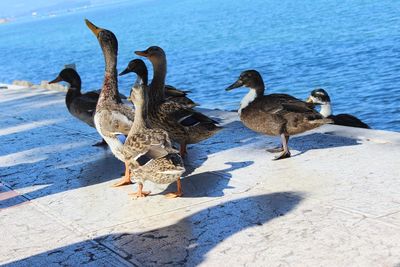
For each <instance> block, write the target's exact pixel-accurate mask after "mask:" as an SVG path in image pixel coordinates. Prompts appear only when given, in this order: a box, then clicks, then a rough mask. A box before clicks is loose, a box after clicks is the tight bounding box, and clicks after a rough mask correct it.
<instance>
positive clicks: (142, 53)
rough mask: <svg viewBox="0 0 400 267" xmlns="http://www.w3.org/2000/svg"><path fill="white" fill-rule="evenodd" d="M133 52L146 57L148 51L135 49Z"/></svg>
mask: <svg viewBox="0 0 400 267" xmlns="http://www.w3.org/2000/svg"><path fill="white" fill-rule="evenodd" d="M135 54H136V55H138V56H141V57H148V56H149V53H147V51H146V50H145V51H135Z"/></svg>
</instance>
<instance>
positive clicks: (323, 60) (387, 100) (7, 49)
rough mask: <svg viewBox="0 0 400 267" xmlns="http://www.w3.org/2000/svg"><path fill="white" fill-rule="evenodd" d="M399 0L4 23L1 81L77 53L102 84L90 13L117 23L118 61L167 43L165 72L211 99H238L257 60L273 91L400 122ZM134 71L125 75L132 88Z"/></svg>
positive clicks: (132, 8)
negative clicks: (244, 74) (319, 98)
mask: <svg viewBox="0 0 400 267" xmlns="http://www.w3.org/2000/svg"><path fill="white" fill-rule="evenodd" d="M399 14H400V4H399V3H398V2H397V1H392V0H382V1H364V0H353V1H336V0H320V1H310V0H305V1H301V2H296V1H278V0H236V1H231V0H213V1H205V0H173V1H172V0H171V1H166V0H155V1H141V2H135V3H126V4H118V5H112V6H106V7H101V8H93V9H88V10H84V11H80V12H78V13H73V14H65V15H61V16H57V17H52V18H46V19H36V20H30V21H25V22H15V23H9V24H5V25H0V82H5V83H10V82H12V81H13V80H14V79H24V80H30V81H33V82H35V83H40V81H41V80H50V79H53V78H54V77H55V76H56V75H57V73H58V72H59V71H60V70H61V69H62V67H63V65H64V64H66V63H76V64H77V68H78V71H79V73H80V74H81V76H82V81H83V88H84V90H89V89H97V88H100V86H101V83H102V77H103V76H102V75H103V70H104V61H103V56H102V53H101V49H100V47H99V45H98V42H97V40H96V38H95V37H94V36H93V35H92V33H91V32H90V31H89V30H88V29H87V28H86V26H85V23H84V21H83V19H84V18H88V19H90V20H91V21H93V22H94V23H95V24H96V25H98V26H101V27H104V28H107V29H110V30H112V31H113V32H114V33H115V34H116V36H117V37H118V40H119V62H118V69H119V70H122V69H123V68H125V66H126V64H127V62H128V61H129V60H131V59H132V58H134V57H135V55H134V54H133V51H135V50H139V49H145V48H147V47H148V46H150V45H159V46H161V47H163V48H164V49H165V51H166V53H167V58H168V75H167V82H168V83H169V84H172V85H175V86H176V87H178V88H182V89H186V90H191V91H192V94H191V97H192V98H193V99H194V100H195V101H196V102H198V103H201V105H202V106H203V107H208V108H220V109H228V110H230V109H236V108H237V107H238V104H239V101H240V99H241V97H242V96H243V95H244V94H245V92H246V90H238V91H236V92H230V93H228V92H225V91H224V88H225V87H226V86H227V85H229V84H230V83H232V82H233V81H234V80H235V79H236V78H237V77H238V75H239V74H240V72H241V71H243V70H246V69H257V70H258V71H260V72H261V73H262V75H263V77H264V80H265V82H266V84H267V92H270V93H272V92H284V93H289V94H292V95H294V96H296V97H299V98H306V97H307V96H308V94H309V92H310V91H311V90H312V89H314V88H315V87H323V88H325V89H326V90H327V91H328V92H329V93H330V95H331V99H332V102H333V107H334V113H343V112H346V113H350V114H354V115H356V116H358V117H359V118H361V119H362V120H364V121H365V122H366V123H368V124H369V125H371V126H372V127H373V128H377V129H387V130H395V131H400V115H399V114H400V104H399V102H400V15H399ZM133 81H134V76H133V75H132V76H127V77H126V76H125V77H123V78H122V79H120V91H121V92H124V93H127V92H128V90H129V88H130V86H131V84H132V83H133Z"/></svg>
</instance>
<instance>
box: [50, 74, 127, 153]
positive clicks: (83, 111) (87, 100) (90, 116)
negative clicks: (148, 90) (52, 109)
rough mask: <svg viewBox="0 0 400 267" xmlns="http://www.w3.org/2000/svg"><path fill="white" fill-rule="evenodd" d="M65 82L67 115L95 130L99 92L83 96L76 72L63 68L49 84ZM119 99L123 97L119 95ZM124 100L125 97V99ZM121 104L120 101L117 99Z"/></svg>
mask: <svg viewBox="0 0 400 267" xmlns="http://www.w3.org/2000/svg"><path fill="white" fill-rule="evenodd" d="M59 82H67V83H69V85H70V86H69V88H68V91H67V94H66V95H65V104H66V106H67V109H68V111H69V113H71V115H72V116H74V117H75V118H77V119H79V120H80V121H83V122H84V123H86V124H87V125H89V126H90V127H92V128H96V127H95V125H94V114H95V110H96V105H97V101H98V100H99V96H100V91H99V90H96V91H89V92H86V93H84V94H82V92H81V86H82V82H81V77H80V75H79V74H78V72H77V71H76V70H75V69H73V68H65V69H63V70H61V71H60V73H59V74H58V75H57V77H56V78H55V79H54V80H52V81H50V82H49V84H53V83H59ZM119 96H120V98H124V97H125V96H124V95H122V94H120V95H119ZM125 98H126V97H125ZM119 102H121V99H119ZM94 146H107V143H106V141H105V140H104V139H103V140H102V141H100V142H98V143H96V144H94Z"/></svg>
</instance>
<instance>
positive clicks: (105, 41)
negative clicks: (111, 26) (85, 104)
mask: <svg viewBox="0 0 400 267" xmlns="http://www.w3.org/2000/svg"><path fill="white" fill-rule="evenodd" d="M85 21H86V25H87V26H88V27H89V29H90V30H91V31H92V32H93V33H94V35H95V36H96V37H97V40H98V41H99V44H100V46H101V48H102V50H103V54H104V59H105V73H104V81H103V87H102V90H101V93H100V98H99V101H98V102H97V106H96V113H95V115H94V124H95V126H96V129H97V131H98V132H99V134H100V135H101V136H102V137H103V138H104V140H105V141H106V142H107V144H108V146H109V147H110V149H111V151H112V153H113V154H114V155H115V157H117V158H118V159H119V160H121V161H123V162H125V157H124V154H123V153H122V151H123V147H124V142H125V139H126V136H127V135H128V133H129V130H130V129H131V127H132V124H133V120H134V116H135V114H134V111H133V110H132V108H130V107H129V106H126V105H124V104H121V103H120V102H119V100H118V99H119V97H118V79H117V53H118V41H117V38H116V37H115V35H114V34H113V33H112V32H111V31H109V30H105V29H102V28H99V27H97V26H95V25H94V24H93V23H91V22H90V21H89V20H85ZM130 183H131V180H130V174H129V168H128V166H127V164H126V162H125V175H124V177H123V178H122V179H121V181H119V182H118V183H116V184H114V186H121V185H125V184H130Z"/></svg>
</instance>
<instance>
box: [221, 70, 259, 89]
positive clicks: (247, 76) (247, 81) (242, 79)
mask: <svg viewBox="0 0 400 267" xmlns="http://www.w3.org/2000/svg"><path fill="white" fill-rule="evenodd" d="M242 86H244V87H248V88H250V89H253V90H256V91H257V94H259V93H264V81H263V78H262V77H261V75H260V73H259V72H258V71H256V70H246V71H243V72H242V73H241V74H240V76H239V78H238V79H237V80H236V82H234V83H233V84H231V85H230V86H228V87H227V88H226V89H225V91H231V90H233V89H236V88H239V87H242Z"/></svg>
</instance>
